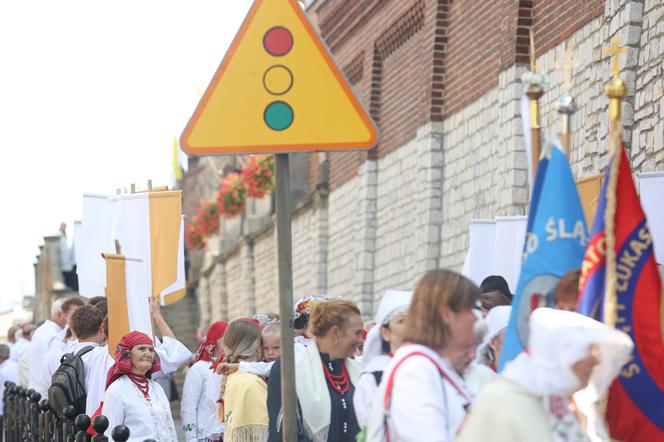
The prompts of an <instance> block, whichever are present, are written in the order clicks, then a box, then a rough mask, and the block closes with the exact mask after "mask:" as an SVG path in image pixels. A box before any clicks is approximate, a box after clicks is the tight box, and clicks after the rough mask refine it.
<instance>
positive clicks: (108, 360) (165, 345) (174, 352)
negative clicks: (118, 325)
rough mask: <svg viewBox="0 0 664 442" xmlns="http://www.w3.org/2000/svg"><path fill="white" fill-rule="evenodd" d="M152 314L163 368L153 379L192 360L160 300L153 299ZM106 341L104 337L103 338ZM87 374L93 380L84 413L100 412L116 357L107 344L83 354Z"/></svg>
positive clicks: (87, 390) (106, 321) (105, 328)
mask: <svg viewBox="0 0 664 442" xmlns="http://www.w3.org/2000/svg"><path fill="white" fill-rule="evenodd" d="M150 314H151V316H152V319H153V320H154V323H155V325H156V326H157V329H158V330H159V333H161V336H162V339H161V341H159V340H158V339H157V340H156V342H155V352H156V353H157V356H159V362H160V364H159V365H160V370H159V371H158V372H156V373H154V375H153V376H152V378H153V379H157V378H163V377H166V376H168V375H169V374H171V373H173V372H175V371H177V370H178V369H179V368H180V367H182V366H183V365H184V364H186V363H187V362H189V361H190V360H191V356H192V354H191V352H190V351H189V349H188V348H187V347H185V346H184V344H182V343H181V342H180V341H178V340H177V338H176V336H175V333H173V330H172V329H171V328H170V326H169V325H168V323H167V322H166V320H165V319H164V317H163V316H162V315H161V307H160V305H159V300H158V299H156V298H154V299H153V300H152V301H151V303H150ZM104 336H105V337H107V336H108V317H106V318H104ZM104 340H105V339H104ZM83 364H84V365H85V372H86V377H88V378H89V379H92V380H94V382H91V383H90V385H89V386H88V385H86V392H87V393H88V397H87V401H86V405H85V414H87V415H88V416H93V415H95V414H99V413H100V412H101V402H102V400H103V398H104V391H105V385H104V381H103V380H104V379H106V375H107V374H108V371H109V369H110V368H111V367H112V366H113V364H115V359H114V358H113V357H112V356H111V355H110V354H109V352H108V346H107V345H104V346H103V347H102V346H100V347H97V348H94V349H92V351H90V352H89V353H87V354H86V355H85V356H84V357H83Z"/></svg>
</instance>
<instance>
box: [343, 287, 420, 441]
mask: <svg viewBox="0 0 664 442" xmlns="http://www.w3.org/2000/svg"><path fill="white" fill-rule="evenodd" d="M412 299H413V292H403V291H397V290H387V291H386V292H385V294H384V295H383V298H382V299H381V300H380V304H379V306H378V312H377V313H376V316H375V318H374V320H375V325H374V326H373V327H372V328H371V330H369V333H367V338H366V340H365V341H364V354H363V355H362V374H360V379H359V380H358V381H357V385H356V386H355V394H354V395H353V405H354V407H355V415H356V416H357V423H358V424H359V425H360V428H364V427H366V426H367V424H368V420H369V415H370V414H371V408H372V406H373V402H374V398H375V397H376V391H377V390H378V385H379V384H380V381H381V379H382V377H383V370H384V369H385V367H387V364H389V363H390V359H392V356H393V355H394V353H395V352H396V351H397V349H398V348H399V347H400V346H401V344H402V343H403V339H404V335H405V333H406V314H407V313H408V308H409V307H410V301H411V300H412Z"/></svg>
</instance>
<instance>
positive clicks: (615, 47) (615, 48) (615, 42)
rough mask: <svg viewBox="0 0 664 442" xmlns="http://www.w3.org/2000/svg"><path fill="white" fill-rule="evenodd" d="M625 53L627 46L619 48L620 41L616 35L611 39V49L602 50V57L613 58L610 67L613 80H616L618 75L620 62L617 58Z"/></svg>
mask: <svg viewBox="0 0 664 442" xmlns="http://www.w3.org/2000/svg"><path fill="white" fill-rule="evenodd" d="M625 53H627V46H620V40H619V39H618V36H617V35H615V36H614V37H613V38H612V39H611V47H610V48H604V56H607V55H610V56H611V57H613V61H612V64H613V66H612V67H611V68H612V70H613V78H618V74H620V61H619V60H618V56H619V55H620V54H625Z"/></svg>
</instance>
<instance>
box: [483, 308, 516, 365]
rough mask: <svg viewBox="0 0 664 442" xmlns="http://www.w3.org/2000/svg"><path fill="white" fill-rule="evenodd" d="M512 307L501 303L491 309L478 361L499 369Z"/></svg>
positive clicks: (485, 319) (485, 321)
mask: <svg viewBox="0 0 664 442" xmlns="http://www.w3.org/2000/svg"><path fill="white" fill-rule="evenodd" d="M511 314H512V307H511V306H509V305H499V306H497V307H494V308H492V309H491V310H489V313H488V314H487V316H486V318H484V323H485V324H486V326H487V333H486V335H484V339H483V340H482V343H481V344H480V346H479V348H478V349H477V361H478V362H479V363H481V364H484V365H486V366H488V367H490V368H491V369H492V370H493V371H497V366H498V361H499V360H500V355H501V353H502V350H503V341H504V340H505V331H506V330H507V325H508V324H509V322H510V315H511Z"/></svg>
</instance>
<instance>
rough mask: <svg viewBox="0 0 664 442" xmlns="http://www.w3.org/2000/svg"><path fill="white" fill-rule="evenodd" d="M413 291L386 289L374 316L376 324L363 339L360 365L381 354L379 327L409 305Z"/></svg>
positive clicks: (366, 363)
mask: <svg viewBox="0 0 664 442" xmlns="http://www.w3.org/2000/svg"><path fill="white" fill-rule="evenodd" d="M412 299H413V292H404V291H399V290H387V291H386V292H385V294H384V295H383V298H382V299H381V300H380V305H379V306H378V312H377V313H376V316H375V317H374V320H375V321H376V325H374V326H373V328H372V329H371V330H369V333H368V334H367V339H366V341H364V352H363V354H362V367H364V368H366V367H367V366H368V365H369V362H371V360H372V359H373V358H375V357H377V356H380V355H382V354H383V348H382V347H383V344H382V339H381V336H380V328H381V327H382V326H383V325H386V324H388V323H389V322H390V321H391V320H392V319H394V317H395V316H397V315H398V314H399V313H403V312H405V311H406V310H408V308H409V307H410V301H411V300H412Z"/></svg>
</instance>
